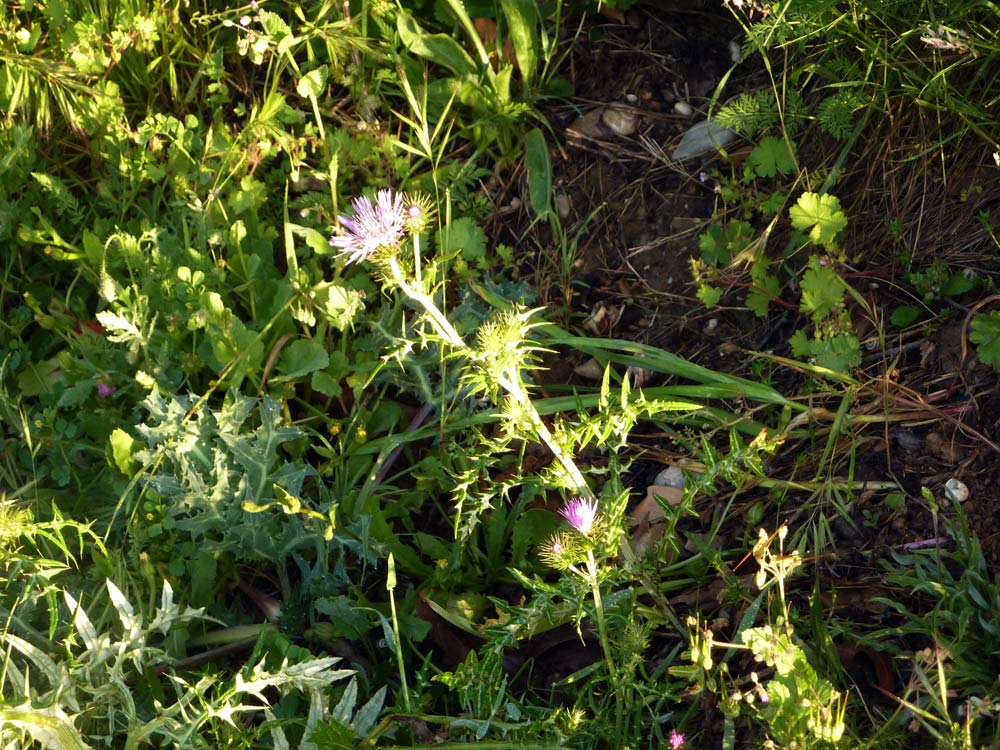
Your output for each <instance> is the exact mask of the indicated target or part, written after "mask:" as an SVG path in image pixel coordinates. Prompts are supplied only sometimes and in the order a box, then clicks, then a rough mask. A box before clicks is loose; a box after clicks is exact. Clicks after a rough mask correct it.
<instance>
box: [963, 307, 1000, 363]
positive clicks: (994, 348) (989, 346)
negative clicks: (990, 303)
mask: <svg viewBox="0 0 1000 750" xmlns="http://www.w3.org/2000/svg"><path fill="white" fill-rule="evenodd" d="M969 329H970V330H969V340H970V341H971V342H972V343H973V344H975V345H976V351H977V352H978V353H979V360H980V361H981V362H985V363H986V364H988V365H991V366H992V367H993V369H994V370H996V371H997V372H1000V311H998V310H994V311H993V312H991V313H989V314H988V315H982V314H980V315H977V316H976V317H974V318H973V319H972V323H971V324H970V326H969Z"/></svg>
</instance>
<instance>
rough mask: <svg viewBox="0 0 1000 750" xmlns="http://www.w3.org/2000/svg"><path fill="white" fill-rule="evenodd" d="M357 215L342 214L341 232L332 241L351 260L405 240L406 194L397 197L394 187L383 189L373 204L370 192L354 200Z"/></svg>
mask: <svg viewBox="0 0 1000 750" xmlns="http://www.w3.org/2000/svg"><path fill="white" fill-rule="evenodd" d="M351 206H352V207H353V208H354V216H353V217H347V216H339V217H337V219H338V221H339V222H340V227H341V231H340V234H336V235H334V236H333V237H331V238H330V245H331V246H333V247H336V248H338V249H339V250H340V254H341V255H346V256H347V263H357V262H358V261H362V260H368V259H369V258H371V257H372V256H373V255H374V254H375V253H376V252H378V251H379V250H382V249H388V248H397V247H399V244H400V243H401V242H402V241H403V225H404V223H405V221H406V218H407V217H406V212H405V211H404V209H403V196H402V195H401V194H396V196H395V197H393V194H392V191H391V190H379V191H378V195H377V196H376V198H375V204H374V205H372V202H371V199H370V198H368V197H367V196H362V197H360V198H355V199H354V200H353V201H351Z"/></svg>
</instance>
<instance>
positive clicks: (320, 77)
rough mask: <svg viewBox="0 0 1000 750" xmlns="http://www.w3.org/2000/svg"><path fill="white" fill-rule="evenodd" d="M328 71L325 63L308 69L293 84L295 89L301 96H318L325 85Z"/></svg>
mask: <svg viewBox="0 0 1000 750" xmlns="http://www.w3.org/2000/svg"><path fill="white" fill-rule="evenodd" d="M329 72H330V69H329V67H327V66H326V65H320V66H319V67H318V68H316V69H314V70H310V71H309V72H308V73H306V74H305V75H304V76H302V78H300V79H299V82H298V83H297V84H296V85H295V90H296V91H297V92H298V93H299V96H302V97H306V98H308V97H312V98H317V97H319V95H320V94H322V93H323V88H324V87H325V86H326V77H327V74H328V73H329Z"/></svg>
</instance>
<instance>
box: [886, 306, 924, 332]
mask: <svg viewBox="0 0 1000 750" xmlns="http://www.w3.org/2000/svg"><path fill="white" fill-rule="evenodd" d="M919 317H920V308H919V307H913V305H902V306H900V307H897V308H896V309H895V310H893V311H892V315H890V316H889V321H890V322H891V323H892V324H893V325H894V326H896V328H906V326H908V325H910V324H911V323H913V322H915V321H916V320H917V318H919Z"/></svg>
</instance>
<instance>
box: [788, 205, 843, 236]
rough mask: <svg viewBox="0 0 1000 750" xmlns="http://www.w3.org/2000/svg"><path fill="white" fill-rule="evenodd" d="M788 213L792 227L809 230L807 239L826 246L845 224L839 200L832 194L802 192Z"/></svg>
mask: <svg viewBox="0 0 1000 750" xmlns="http://www.w3.org/2000/svg"><path fill="white" fill-rule="evenodd" d="M788 213H789V215H790V216H791V218H792V226H793V227H795V228H796V229H800V230H802V231H806V230H809V239H811V240H812V241H813V242H815V243H816V244H817V245H823V246H826V247H829V246H831V245H833V243H834V242H835V241H836V239H837V235H838V234H839V233H840V232H841V231H842V230H843V229H844V227H846V226H847V217H846V216H845V215H844V212H843V211H841V210H840V200H839V199H838V198H837V197H836V196H833V195H819V194H817V193H803V194H802V195H800V196H799V200H798V202H797V203H796V204H795V205H794V206H792V207H791V209H790V210H789V212H788Z"/></svg>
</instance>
